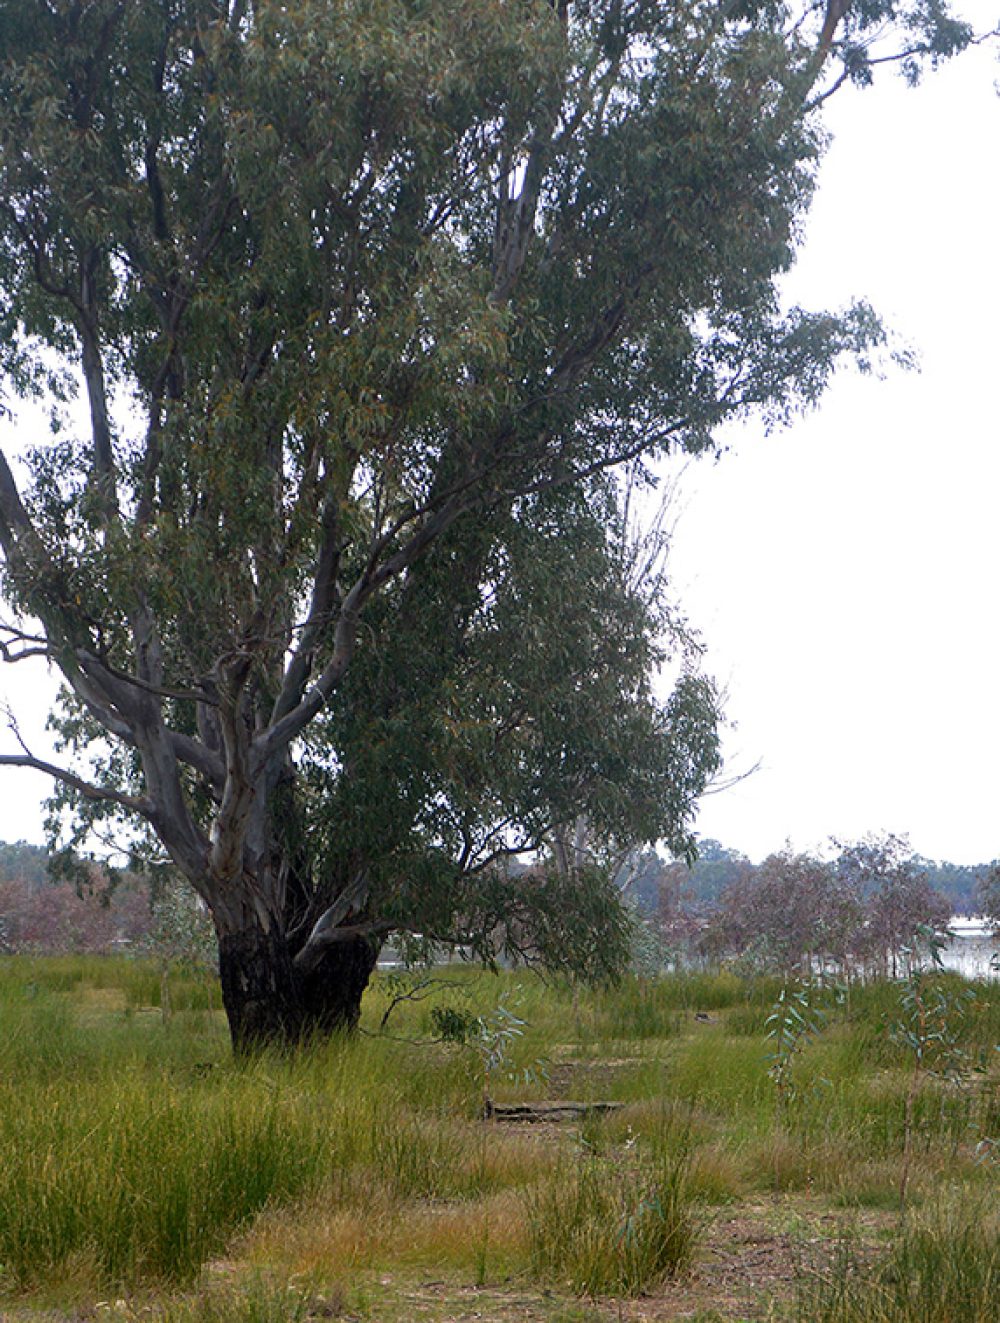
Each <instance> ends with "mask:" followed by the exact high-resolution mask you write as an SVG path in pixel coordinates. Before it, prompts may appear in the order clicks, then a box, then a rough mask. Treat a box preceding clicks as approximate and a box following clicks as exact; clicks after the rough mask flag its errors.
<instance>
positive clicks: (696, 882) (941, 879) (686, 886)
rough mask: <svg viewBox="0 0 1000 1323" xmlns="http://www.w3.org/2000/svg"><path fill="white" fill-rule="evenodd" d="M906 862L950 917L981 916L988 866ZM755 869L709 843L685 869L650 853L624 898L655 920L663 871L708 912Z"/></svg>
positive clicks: (738, 855)
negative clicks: (979, 891)
mask: <svg viewBox="0 0 1000 1323" xmlns="http://www.w3.org/2000/svg"><path fill="white" fill-rule="evenodd" d="M910 858H911V859H912V861H913V863H914V865H915V866H916V868H917V869H918V870H919V871H920V872H922V873H923V874H924V875H925V876H926V878H927V881H928V883H929V884H930V886H931V887H932V888H933V889H934V891H936V892H938V893H939V894H940V895H941V896H943V897H944V899H945V900H946V901H947V902H948V904H949V905H950V906H951V913H952V914H978V913H980V912H981V901H980V900H979V899H978V898H977V887H978V886H979V884H980V883H982V882H983V881H984V880H985V879H986V877H987V875H988V874H989V871H990V869H991V867H992V866H993V861H991V862H990V863H984V864H952V863H948V862H947V861H942V862H940V863H938V862H935V860H933V859H925V858H923V856H922V855H918V854H914V855H911V856H910ZM757 867H760V865H755V864H752V863H751V862H750V860H749V859H748V858H747V856H746V855H745V854H743V853H741V851H739V850H733V849H730V848H729V847H728V846H725V845H722V844H720V842H719V841H716V840H711V839H708V840H704V841H699V843H698V858H697V860H696V861H695V863H694V864H693V865H692V866H691V867H690V868H689V867H688V866H687V865H686V864H677V863H669V862H668V861H666V860H663V859H661V858H660V857H659V856H658V855H657V854H656V853H654V852H653V851H652V850H650V851H648V852H647V853H645V854H644V855H643V856H642V865H641V867H640V869H639V871H638V874H637V876H636V878H635V881H634V882H633V883H631V884H630V893H631V895H632V897H633V899H634V901H635V903H636V904H637V905H638V907H639V909H640V910H642V912H643V913H645V914H647V915H653V914H655V913H656V912H657V911H658V909H659V904H660V900H659V896H660V883H661V879H662V878H663V877H664V875H665V874H667V873H668V871H669V874H670V876H671V877H675V878H676V877H680V878H682V879H683V880H682V889H683V891H684V894H685V896H686V898H687V899H688V900H689V901H690V902H691V903H692V904H694V905H696V906H699V907H706V906H711V905H713V904H714V903H715V902H717V901H718V899H719V897H720V896H721V895H722V893H723V891H725V889H726V887H728V886H731V885H732V884H733V883H735V882H739V881H740V880H741V879H743V878H744V877H745V876H746V873H747V870H751V871H752V870H753V869H755V868H757Z"/></svg>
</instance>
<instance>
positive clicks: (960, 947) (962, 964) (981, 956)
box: [941, 914, 1000, 978]
mask: <svg viewBox="0 0 1000 1323" xmlns="http://www.w3.org/2000/svg"><path fill="white" fill-rule="evenodd" d="M950 928H951V931H952V932H953V933H954V934H955V936H954V937H953V938H952V940H951V941H950V942H949V943H948V945H947V946H946V947H945V949H944V950H943V951H942V952H941V959H942V961H943V963H944V966H945V968H946V969H954V970H956V971H957V972H958V973H959V974H964V976H965V977H966V978H998V977H1000V973H998V971H997V970H996V969H995V968H991V961H992V960H993V957H994V955H995V954H996V953H997V951H1000V939H998V938H996V937H993V936H992V935H991V931H990V925H989V924H988V923H987V922H986V920H985V919H979V918H969V917H967V916H966V915H964V914H956V915H954V916H953V918H952V920H951V924H950Z"/></svg>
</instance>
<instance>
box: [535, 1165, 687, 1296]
mask: <svg viewBox="0 0 1000 1323" xmlns="http://www.w3.org/2000/svg"><path fill="white" fill-rule="evenodd" d="M687 1169H688V1155H687V1153H686V1152H683V1153H680V1154H678V1155H676V1156H675V1157H674V1158H673V1159H668V1158H661V1159H660V1160H659V1161H657V1162H655V1163H653V1164H651V1165H650V1166H648V1167H646V1168H645V1169H643V1168H640V1169H638V1170H636V1169H634V1168H633V1169H629V1168H628V1167H621V1166H614V1165H612V1164H611V1163H609V1162H606V1161H604V1160H601V1159H597V1158H589V1159H584V1160H582V1161H580V1162H579V1163H577V1164H576V1165H575V1166H572V1167H567V1168H565V1169H564V1170H563V1171H561V1172H559V1173H557V1174H556V1175H555V1176H554V1177H553V1178H552V1179H551V1180H549V1181H548V1182H546V1183H545V1184H543V1185H540V1186H538V1187H537V1188H536V1189H535V1190H533V1191H531V1192H530V1193H529V1194H528V1195H527V1196H526V1200H525V1208H526V1214H527V1226H528V1241H529V1249H528V1253H529V1262H530V1268H531V1272H532V1274H533V1275H534V1276H535V1277H537V1278H538V1279H540V1280H542V1281H551V1282H557V1283H565V1284H568V1285H569V1286H570V1288H571V1289H572V1290H574V1291H577V1292H579V1293H580V1294H581V1295H590V1296H599V1295H623V1296H636V1295H639V1294H641V1293H642V1292H643V1291H647V1290H649V1289H650V1288H652V1287H654V1286H657V1285H659V1284H660V1283H661V1282H663V1281H664V1280H665V1279H666V1278H668V1277H674V1276H677V1275H678V1274H680V1273H682V1272H684V1271H685V1270H686V1269H687V1268H689V1267H690V1265H691V1261H692V1258H693V1255H694V1249H695V1244H696V1241H697V1235H698V1219H697V1216H696V1214H695V1211H694V1208H693V1206H692V1201H691V1197H690V1194H689V1191H688V1187H687Z"/></svg>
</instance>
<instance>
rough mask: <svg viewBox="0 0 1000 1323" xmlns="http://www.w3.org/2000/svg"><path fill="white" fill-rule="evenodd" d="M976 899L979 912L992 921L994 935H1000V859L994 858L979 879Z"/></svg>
mask: <svg viewBox="0 0 1000 1323" xmlns="http://www.w3.org/2000/svg"><path fill="white" fill-rule="evenodd" d="M975 900H976V905H977V907H978V909H979V913H980V914H982V915H983V917H984V918H986V919H989V920H990V922H991V923H992V925H993V934H994V936H1000V860H994V862H993V863H992V864H990V866H989V868H988V869H987V871H986V873H985V874H984V875H983V876H982V877H981V878H980V879H979V882H978V883H977V885H976V892H975Z"/></svg>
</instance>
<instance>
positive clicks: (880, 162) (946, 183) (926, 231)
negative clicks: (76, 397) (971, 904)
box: [0, 0, 1000, 863]
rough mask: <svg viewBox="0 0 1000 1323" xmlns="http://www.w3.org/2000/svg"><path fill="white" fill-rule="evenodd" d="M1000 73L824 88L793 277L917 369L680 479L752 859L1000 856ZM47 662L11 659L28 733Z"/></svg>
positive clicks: (710, 662) (745, 845)
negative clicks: (865, 307) (787, 853)
mask: <svg viewBox="0 0 1000 1323" xmlns="http://www.w3.org/2000/svg"><path fill="white" fill-rule="evenodd" d="M963 8H964V12H965V13H966V14H967V15H968V16H969V17H970V18H972V19H973V21H975V22H976V23H977V26H979V27H981V28H986V27H990V26H993V25H996V24H997V22H998V21H1000V0H969V3H967V4H966V5H965V6H964V7H963ZM998 73H1000V66H998V65H997V63H996V58H995V55H993V54H991V53H989V52H985V51H978V52H973V53H971V54H968V55H966V56H964V57H963V58H962V59H960V60H959V61H956V62H955V63H954V64H952V65H950V66H949V67H946V68H945V69H943V70H941V71H939V72H938V73H937V74H934V75H931V76H929V77H928V78H927V79H926V80H925V82H924V83H923V84H922V85H921V86H920V87H919V88H917V89H916V90H910V89H907V88H905V87H904V86H903V85H902V84H901V82H900V81H899V80H898V79H897V78H895V77H893V76H885V77H883V78H882V79H881V80H880V82H879V84H878V86H876V87H875V88H874V89H871V90H869V91H866V92H853V91H849V90H845V91H844V92H842V93H841V94H838V96H837V97H835V98H834V99H833V101H832V102H831V104H830V105H829V107H828V120H827V122H828V126H829V127H830V129H831V130H832V131H833V133H834V135H835V136H834V141H833V144H832V146H831V148H830V150H829V153H828V155H827V157H826V160H825V162H824V164H823V167H822V172H821V177H820V178H821V182H820V188H819V192H818V196H817V199H816V202H815V205H814V208H813V211H812V214H811V218H810V221H809V224H808V230H807V236H806V243H805V246H804V248H803V250H802V253H801V256H800V259H799V262H798V265H797V267H796V270H795V272H794V273H793V275H792V276H791V278H790V280H789V284H788V289H789V293H790V295H791V296H792V297H793V298H794V299H796V300H797V301H798V302H800V303H802V304H804V305H805V306H812V307H820V306H824V307H839V306H842V305H843V304H844V303H846V302H847V301H848V300H849V299H850V298H851V297H864V298H867V299H869V300H870V301H871V302H872V303H873V304H874V305H875V306H876V308H877V309H878V310H879V311H880V312H881V313H882V314H883V316H884V317H885V319H886V320H887V321H888V322H889V323H890V325H891V326H892V327H893V328H894V330H895V331H896V332H897V333H898V335H900V336H901V337H902V338H904V339H905V340H906V341H907V342H908V343H910V344H911V345H912V346H914V347H915V348H916V349H917V350H918V351H919V354H920V358H921V370H920V372H919V374H917V373H901V372H894V373H892V374H891V375H890V376H889V377H888V378H887V379H885V380H882V381H878V380H874V379H870V378H869V379H864V378H859V377H857V376H856V375H853V374H851V373H844V374H842V375H841V376H840V377H839V378H838V379H837V380H836V381H835V383H834V385H833V386H832V387H831V389H830V391H829V392H828V394H827V396H826V397H825V398H824V400H823V402H822V404H821V406H820V408H819V410H818V411H817V412H815V413H813V414H812V415H810V416H809V417H807V418H805V419H802V420H800V421H798V422H796V423H795V425H794V426H793V427H792V428H790V429H789V430H787V431H784V432H781V433H778V434H775V435H772V436H769V437H767V436H764V435H762V434H761V432H760V430H759V429H757V428H754V427H747V428H745V429H741V430H740V431H738V432H735V433H734V434H732V435H731V436H730V438H729V440H730V444H731V449H730V452H729V453H728V454H727V455H726V456H725V457H724V458H723V459H722V460H721V461H720V462H719V463H717V464H712V463H704V464H700V465H697V466H694V467H693V468H689V469H688V470H687V471H686V473H685V474H684V476H683V477H682V479H681V500H680V504H681V515H680V518H679V522H678V525H677V528H676V532H675V535H674V544H673V551H672V560H671V566H672V576H673V579H674V583H675V586H676V592H677V597H678V599H679V601H680V603H681V604H682V606H683V608H684V609H685V610H686V612H687V615H688V617H689V618H690V620H691V622H692V624H694V625H695V626H697V627H698V628H699V629H700V631H701V634H702V637H703V640H704V642H705V645H706V661H705V665H706V669H708V670H709V671H710V672H712V673H713V674H714V675H715V676H716V677H717V679H718V680H719V681H720V683H721V684H722V685H723V686H724V688H725V689H726V691H727V693H728V699H727V712H728V716H729V720H730V723H731V725H730V728H729V729H727V731H726V737H725V749H726V754H727V759H728V771H729V772H730V773H737V772H740V771H743V770H745V769H747V768H749V767H751V766H752V765H754V764H756V763H758V762H759V763H760V770H758V771H757V772H755V773H754V774H753V775H752V776H750V777H748V778H747V779H746V780H745V781H743V782H742V783H740V784H738V785H736V786H735V787H733V788H731V789H729V790H726V791H723V792H721V793H719V794H715V795H712V796H710V797H709V798H707V799H706V800H705V802H704V805H703V807H702V810H701V812H700V815H699V819H698V830H699V833H700V834H701V835H703V836H706V837H709V836H711V837H717V838H718V839H720V840H722V841H723V842H724V843H726V844H727V845H730V846H732V847H734V848H738V849H742V850H744V851H745V852H746V853H747V854H749V855H750V856H751V857H754V858H759V857H761V856H762V855H764V854H766V853H767V852H768V851H770V850H773V849H777V848H780V847H781V845H782V844H783V843H784V842H785V841H786V840H790V841H791V842H792V843H793V844H794V845H795V846H796V847H799V848H811V847H814V846H819V845H821V844H822V843H823V842H824V841H825V840H826V839H827V838H828V837H829V836H830V835H837V836H840V837H853V836H857V835H861V834H863V833H864V832H867V831H874V830H883V829H885V830H892V831H896V832H904V833H907V834H909V836H910V839H911V841H912V843H913V846H914V848H916V849H917V850H919V851H920V852H921V853H922V854H924V855H927V856H928V857H931V858H938V859H944V858H947V859H951V860H953V861H955V862H969V863H971V862H978V861H981V860H987V859H992V858H993V857H994V856H997V855H1000V666H998V660H1000V618H998V609H997V608H998V594H997V569H998V560H1000V555H998V537H1000V518H998V515H997V506H998V503H1000V446H998V441H1000V415H998V409H997V382H998V378H1000V352H998V351H1000V333H998V319H1000V257H998V235H1000V97H998V96H997V92H996V88H995V82H996V79H997V75H998ZM5 430H6V429H5ZM7 435H8V439H9V432H8V434H7ZM52 687H53V686H52V681H51V680H50V679H49V678H48V677H47V675H46V673H45V670H44V668H43V667H38V668H36V670H35V671H34V672H33V673H31V674H29V673H27V671H26V670H25V669H24V668H18V670H17V671H14V669H13V668H10V667H7V668H4V670H3V672H0V693H3V692H6V695H7V698H8V700H9V701H10V703H11V705H12V707H13V708H14V710H15V711H16V713H17V716H18V720H19V723H20V726H21V729H22V733H23V734H24V735H25V737H26V738H28V740H29V741H30V742H31V743H32V745H33V746H34V747H35V748H36V749H37V750H39V751H40V752H45V749H46V742H45V737H44V733H43V725H44V714H45V710H46V707H47V704H48V701H49V698H50V695H51V692H52ZM0 748H2V749H3V750H4V751H7V750H8V749H11V750H12V749H13V745H12V742H11V740H10V737H9V736H5V735H4V733H3V732H2V729H0ZM47 790H48V784H47V782H46V780H45V778H44V777H41V776H39V775H37V774H36V773H33V772H29V771H25V770H16V771H14V770H8V769H0V840H8V841H12V840H18V839H26V840H33V841H40V840H41V838H42V827H41V823H42V812H41V801H42V799H43V798H44V795H45V794H46V793H47Z"/></svg>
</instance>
